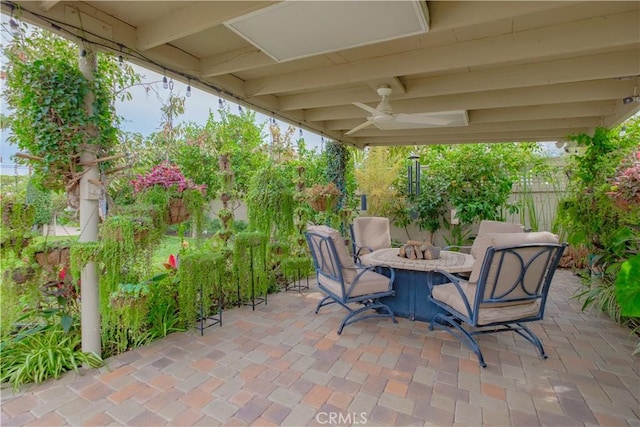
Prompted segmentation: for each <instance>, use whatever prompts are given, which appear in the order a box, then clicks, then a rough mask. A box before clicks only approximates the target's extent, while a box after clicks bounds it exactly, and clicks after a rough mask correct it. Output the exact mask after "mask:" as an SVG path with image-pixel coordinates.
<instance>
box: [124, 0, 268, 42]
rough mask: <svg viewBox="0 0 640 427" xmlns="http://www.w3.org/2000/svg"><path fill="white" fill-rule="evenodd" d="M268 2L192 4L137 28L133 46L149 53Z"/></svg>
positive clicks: (258, 7) (260, 7) (249, 11)
mask: <svg viewBox="0 0 640 427" xmlns="http://www.w3.org/2000/svg"><path fill="white" fill-rule="evenodd" d="M268 4H271V3H270V2H261V1H220V2H218V1H214V2H204V1H203V2H194V3H191V4H188V5H187V6H185V7H183V8H180V9H179V10H176V11H175V12H173V13H171V14H169V15H165V16H163V17H161V18H159V19H156V20H154V21H151V22H148V23H146V24H144V25H141V26H140V27H138V31H137V43H136V46H137V48H138V49H140V50H148V49H152V48H154V47H157V46H160V45H162V44H165V43H171V42H172V41H174V40H177V39H180V38H183V37H188V36H190V35H193V34H196V33H199V32H201V31H204V30H207V29H209V28H213V27H215V26H217V25H221V24H222V23H223V22H225V21H228V20H230V19H232V18H236V17H238V16H242V15H245V14H247V13H251V12H253V11H255V10H258V9H262V8H263V7H265V5H268Z"/></svg>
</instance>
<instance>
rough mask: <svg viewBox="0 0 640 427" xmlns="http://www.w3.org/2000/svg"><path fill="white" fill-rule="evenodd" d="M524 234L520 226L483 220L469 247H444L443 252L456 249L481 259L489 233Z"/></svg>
mask: <svg viewBox="0 0 640 427" xmlns="http://www.w3.org/2000/svg"><path fill="white" fill-rule="evenodd" d="M520 232H524V227H523V226H522V224H517V223H513V222H504V221H492V220H488V219H483V220H482V221H480V225H479V227H478V234H476V238H475V239H474V240H473V244H471V245H467V246H464V245H462V246H461V245H450V246H445V247H444V248H443V250H445V251H450V250H452V249H458V250H460V252H465V253H468V254H471V255H472V256H473V257H474V258H482V257H483V256H484V253H485V251H486V250H487V247H488V245H487V241H486V239H485V238H484V236H486V235H487V234H489V233H520Z"/></svg>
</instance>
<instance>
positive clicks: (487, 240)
mask: <svg viewBox="0 0 640 427" xmlns="http://www.w3.org/2000/svg"><path fill="white" fill-rule="evenodd" d="M491 234H518V235H520V234H531V233H525V232H524V229H523V228H522V225H520V224H516V223H510V222H499V221H487V220H484V221H481V222H480V229H479V230H478V236H477V237H476V238H475V240H474V241H473V245H472V246H471V256H472V257H473V259H474V260H475V262H474V264H473V269H472V270H471V274H470V275H469V282H471V283H476V282H477V281H478V274H479V273H480V269H481V268H482V261H483V260H484V254H485V252H487V249H488V248H489V247H490V246H493V242H492V241H491V236H490V235H491Z"/></svg>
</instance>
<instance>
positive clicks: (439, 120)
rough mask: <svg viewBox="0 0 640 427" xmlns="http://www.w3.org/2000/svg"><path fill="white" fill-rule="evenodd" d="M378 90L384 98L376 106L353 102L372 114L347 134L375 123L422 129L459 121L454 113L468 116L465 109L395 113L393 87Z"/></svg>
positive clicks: (382, 126) (382, 127) (384, 127)
mask: <svg viewBox="0 0 640 427" xmlns="http://www.w3.org/2000/svg"><path fill="white" fill-rule="evenodd" d="M377 92H378V95H380V96H381V97H382V100H381V101H380V103H379V104H378V106H377V107H376V108H371V107H369V106H368V105H366V104H363V103H361V102H354V103H353V105H355V106H356V107H360V108H362V109H363V110H365V111H368V112H369V113H371V116H369V117H367V121H366V122H364V123H362V124H360V125H358V126H356V127H354V128H353V129H351V130H350V131H348V132H346V133H345V135H351V134H353V133H355V132H357V131H359V130H361V129H364V128H366V127H367V126H370V125H375V126H376V127H377V128H378V129H380V130H396V129H420V128H429V127H438V126H447V125H449V124H452V123H454V122H457V121H458V120H456V119H455V118H454V117H451V116H452V114H455V115H456V116H459V115H460V114H461V113H463V114H464V116H465V118H466V111H464V110H462V111H440V112H435V113H414V114H403V113H394V112H393V109H392V108H391V105H390V104H389V99H388V98H389V96H390V95H391V88H390V87H388V86H381V87H379V88H378V90H377ZM465 124H466V123H465Z"/></svg>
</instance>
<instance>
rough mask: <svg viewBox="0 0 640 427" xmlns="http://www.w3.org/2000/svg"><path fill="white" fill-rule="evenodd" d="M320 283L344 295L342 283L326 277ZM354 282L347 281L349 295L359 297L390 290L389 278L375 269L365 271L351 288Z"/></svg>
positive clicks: (346, 286) (346, 287)
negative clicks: (374, 270)
mask: <svg viewBox="0 0 640 427" xmlns="http://www.w3.org/2000/svg"><path fill="white" fill-rule="evenodd" d="M319 280H320V283H321V284H322V285H323V286H324V287H325V288H327V289H328V290H330V291H331V292H333V293H334V294H336V295H342V288H341V287H340V283H339V282H336V281H335V280H330V279H328V278H326V277H320V278H319ZM351 283H352V282H345V290H346V292H348V295H347V296H348V297H351V298H353V297H359V296H361V295H368V294H375V293H380V292H386V291H388V290H389V278H388V277H387V276H384V275H382V274H378V273H376V272H373V271H365V272H364V274H363V275H362V276H360V278H359V279H358V281H357V282H356V284H355V285H354V286H353V288H352V289H350V287H351Z"/></svg>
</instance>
